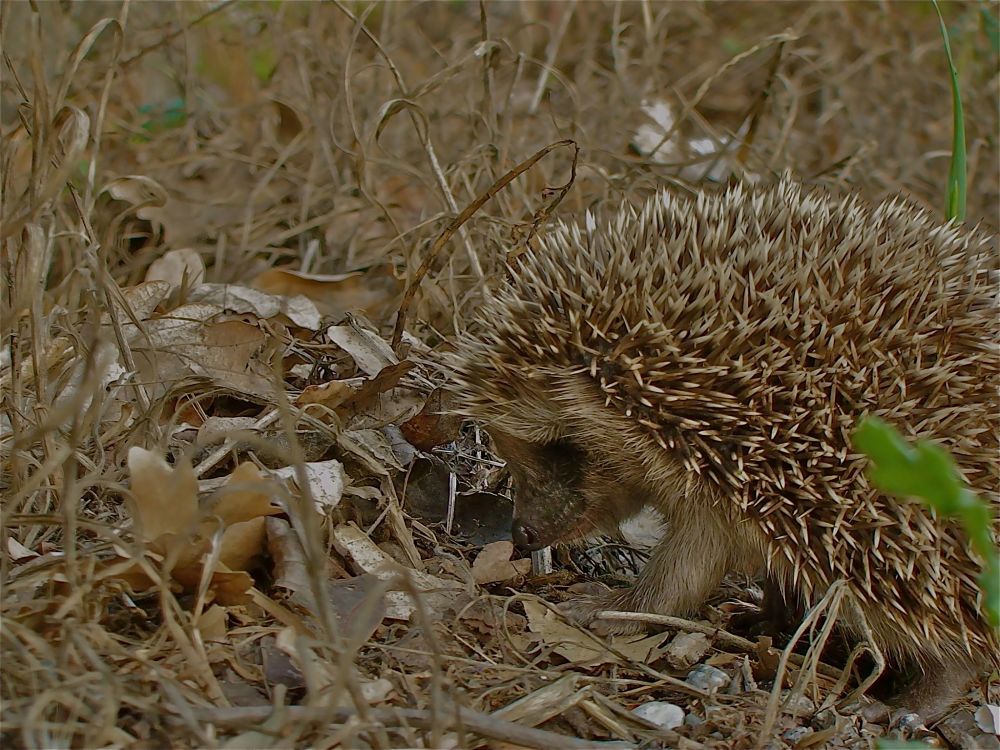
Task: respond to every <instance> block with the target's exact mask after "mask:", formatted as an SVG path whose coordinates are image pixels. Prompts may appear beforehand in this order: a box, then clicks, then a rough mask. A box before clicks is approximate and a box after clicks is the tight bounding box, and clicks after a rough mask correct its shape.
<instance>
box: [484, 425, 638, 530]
mask: <svg viewBox="0 0 1000 750" xmlns="http://www.w3.org/2000/svg"><path fill="white" fill-rule="evenodd" d="M491 435H492V437H493V443H494V446H495V447H496V449H497V452H498V453H499V454H500V455H501V457H503V458H504V460H506V461H507V467H508V469H509V470H510V473H511V478H512V479H513V483H514V521H513V524H512V527H511V536H512V538H513V540H514V543H515V544H516V545H517V546H518V547H519V548H521V549H524V550H537V549H541V548H543V547H547V546H550V545H552V544H559V543H563V542H568V541H571V540H573V539H577V538H580V537H584V536H587V535H589V534H591V533H593V532H595V531H611V530H612V529H611V528H605V527H608V526H609V524H608V523H606V521H609V520H610V521H611V522H612V523H611V525H612V526H614V527H617V523H618V521H619V520H620V519H619V516H620V515H621V513H620V512H619V509H620V508H621V507H622V505H623V504H622V503H621V502H620V501H619V502H615V499H616V498H617V497H618V496H619V495H620V494H621V482H620V481H619V480H618V479H615V478H614V477H612V476H610V472H606V471H604V470H602V469H601V467H600V464H599V462H597V461H595V460H594V459H593V457H591V456H589V455H588V453H587V451H586V450H585V449H584V448H583V446H582V445H581V444H580V443H579V442H578V441H574V440H572V439H568V438H565V437H564V438H559V439H556V440H552V441H549V442H545V443H538V442H531V441H528V440H523V439H521V438H517V437H514V436H512V435H509V434H506V433H503V432H500V431H497V430H493V431H491Z"/></svg>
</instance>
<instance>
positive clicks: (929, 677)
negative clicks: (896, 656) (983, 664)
mask: <svg viewBox="0 0 1000 750" xmlns="http://www.w3.org/2000/svg"><path fill="white" fill-rule="evenodd" d="M980 671H981V668H980V666H979V665H978V664H976V663H974V662H973V661H972V660H970V659H963V658H961V657H941V658H934V659H932V660H927V661H924V663H923V664H922V665H921V666H920V667H918V668H915V669H914V670H913V674H912V675H911V676H910V678H909V680H908V681H907V684H905V685H904V686H903V687H902V689H901V690H900V691H899V692H897V693H896V694H895V695H893V696H892V697H891V698H890V699H889V703H890V704H891V705H892V706H894V707H897V708H899V709H900V710H903V711H906V712H912V713H915V714H918V715H919V716H920V718H921V719H923V721H924V723H925V724H928V725H929V724H933V723H935V722H937V721H939V720H941V719H943V718H944V717H945V715H947V713H948V711H949V710H950V709H951V708H952V706H954V705H955V703H957V702H958V701H959V700H960V699H961V698H962V696H963V695H964V694H965V692H966V690H968V689H969V685H970V684H971V683H972V682H973V681H974V680H975V679H976V678H977V677H979V673H980Z"/></svg>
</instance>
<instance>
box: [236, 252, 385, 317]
mask: <svg viewBox="0 0 1000 750" xmlns="http://www.w3.org/2000/svg"><path fill="white" fill-rule="evenodd" d="M252 286H254V287H256V288H257V289H260V290H261V291H264V292H270V293H271V294H281V295H285V296H288V297H292V296H295V295H297V294H302V295H305V296H306V297H308V298H309V299H311V300H312V301H313V302H315V303H316V307H318V308H319V310H320V312H322V313H323V314H324V315H328V316H331V317H339V316H342V315H344V314H346V313H350V312H360V313H362V314H364V315H365V316H366V317H368V318H371V319H372V320H384V319H385V318H387V317H389V316H390V315H391V314H392V313H394V312H395V311H396V308H397V307H398V305H399V300H400V298H401V296H402V288H403V284H402V282H401V281H400V280H399V279H397V278H396V276H395V274H394V272H393V268H392V265H391V264H389V263H383V264H380V265H377V266H373V267H371V268H369V269H368V270H366V271H354V272H352V273H344V274H335V275H319V274H307V273H302V272H300V271H292V270H289V269H284V268H272V269H270V270H267V271H264V273H262V274H260V275H259V276H257V278H255V279H254V280H253V282H252Z"/></svg>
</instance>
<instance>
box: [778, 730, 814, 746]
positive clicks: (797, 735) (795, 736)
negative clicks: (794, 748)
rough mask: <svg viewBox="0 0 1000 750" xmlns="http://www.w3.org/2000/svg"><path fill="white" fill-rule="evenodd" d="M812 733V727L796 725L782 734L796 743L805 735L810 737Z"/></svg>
mask: <svg viewBox="0 0 1000 750" xmlns="http://www.w3.org/2000/svg"><path fill="white" fill-rule="evenodd" d="M812 733H813V730H812V729H810V728H809V727H795V728H794V729H789V730H788V731H787V732H785V733H784V734H783V735H781V736H782V737H783V738H784V739H786V740H788V741H789V742H791V743H796V742H799V741H800V740H802V739H804V738H805V737H808V736H809V735H810V734H812Z"/></svg>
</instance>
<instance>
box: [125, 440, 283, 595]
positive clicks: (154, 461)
mask: <svg viewBox="0 0 1000 750" xmlns="http://www.w3.org/2000/svg"><path fill="white" fill-rule="evenodd" d="M128 467H129V473H130V475H131V480H132V483H131V489H132V493H131V495H132V500H131V503H130V505H131V507H132V512H133V518H134V520H135V521H136V524H137V526H138V528H139V530H140V534H141V538H142V539H143V541H145V542H146V544H147V545H148V547H149V549H150V551H151V552H152V553H153V555H154V556H155V557H157V558H165V559H166V560H167V561H168V562H172V565H171V568H170V571H169V572H170V576H171V578H172V580H173V581H175V582H176V583H178V584H179V585H180V586H181V588H183V589H184V590H186V591H195V590H197V589H198V587H199V586H200V584H201V580H202V578H203V576H204V563H205V560H206V557H207V554H208V552H209V551H210V550H211V548H212V545H213V544H217V545H219V549H218V564H217V566H216V569H214V570H212V571H211V573H210V584H209V589H210V592H211V594H212V595H213V596H214V599H215V601H216V602H218V603H219V604H237V603H242V602H244V601H245V600H246V592H247V591H248V590H249V589H250V587H251V586H252V585H253V579H252V578H251V577H250V576H249V575H247V573H246V572H244V570H245V569H246V568H248V567H249V566H250V564H251V561H252V560H254V559H255V558H256V557H258V556H259V555H260V554H261V553H262V552H263V550H264V518H265V517H266V516H269V515H274V514H276V513H281V512H283V510H282V509H281V508H280V507H278V506H276V505H274V504H273V503H272V502H271V498H272V497H273V494H274V493H273V490H269V489H268V484H269V483H268V481H267V480H266V479H265V477H263V476H262V475H261V474H260V472H259V471H258V469H257V467H256V466H254V465H252V464H243V465H241V466H239V467H237V468H236V470H235V471H234V472H233V473H232V474H231V475H230V476H229V477H228V479H227V481H226V484H225V485H224V486H223V487H222V488H221V489H220V491H219V493H218V496H219V497H218V500H217V502H216V503H215V504H214V507H210V508H208V509H207V510H206V511H205V512H202V511H201V510H200V508H199V504H198V495H197V492H198V484H197V480H196V478H195V476H194V471H193V470H192V468H191V466H190V464H187V463H182V464H180V465H178V466H176V467H172V466H170V465H169V464H167V462H166V461H164V460H163V459H162V458H161V457H160V456H158V455H156V454H154V453H152V452H151V451H147V450H145V449H143V448H138V447H133V448H132V449H130V450H129V455H128ZM220 526H221V528H222V533H221V534H219V533H217V531H218V529H219V528H220ZM112 564H114V563H112ZM116 577H118V578H121V579H122V580H125V581H127V582H128V583H130V584H131V585H132V586H133V587H135V588H138V589H143V588H147V587H148V586H150V585H152V582H151V581H148V580H146V578H145V575H144V574H142V572H141V570H140V569H139V567H138V566H137V565H135V566H131V567H129V568H128V569H126V570H123V571H122V573H121V574H120V575H118V576H116Z"/></svg>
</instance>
